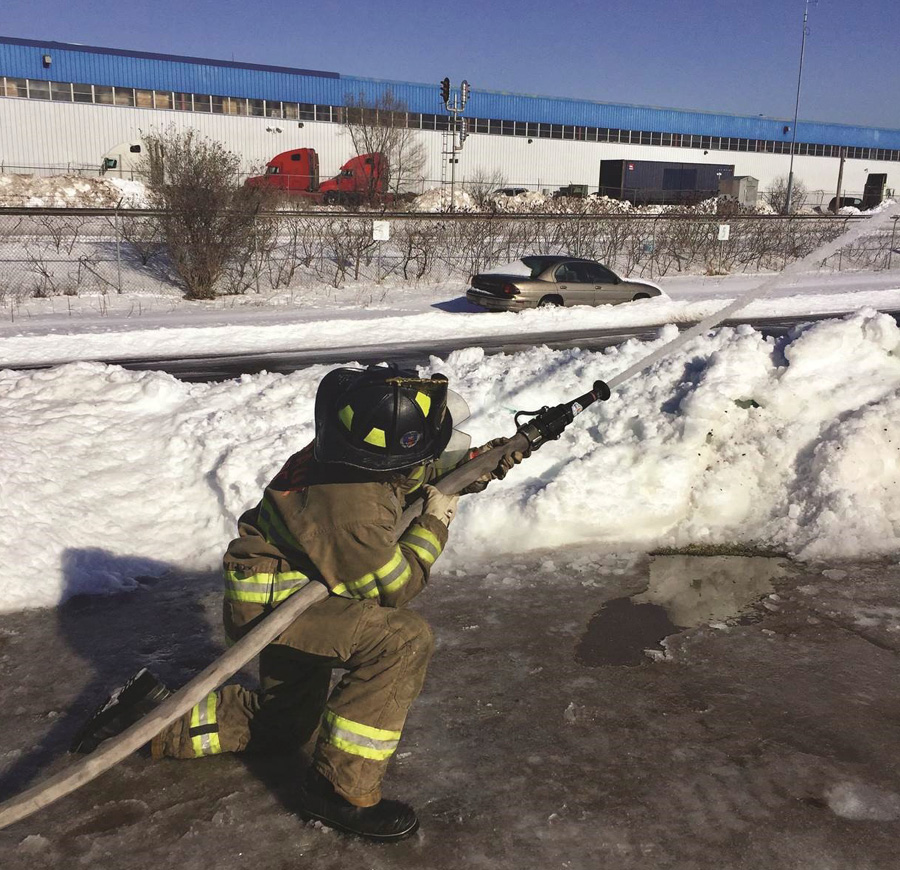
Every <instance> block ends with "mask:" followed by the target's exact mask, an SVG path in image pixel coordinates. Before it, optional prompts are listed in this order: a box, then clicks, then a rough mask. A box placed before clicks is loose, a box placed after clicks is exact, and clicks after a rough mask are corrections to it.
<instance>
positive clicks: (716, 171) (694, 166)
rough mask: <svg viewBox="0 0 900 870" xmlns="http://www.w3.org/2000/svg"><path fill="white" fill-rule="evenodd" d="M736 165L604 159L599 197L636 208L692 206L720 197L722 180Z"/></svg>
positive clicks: (730, 174)
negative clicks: (608, 198) (620, 200)
mask: <svg viewBox="0 0 900 870" xmlns="http://www.w3.org/2000/svg"><path fill="white" fill-rule="evenodd" d="M733 177H734V165H733V164H722V163H670V162H668V161H665V160H601V161H600V191H599V193H600V196H608V197H610V198H611V199H623V200H624V199H627V200H628V201H629V202H631V203H633V204H634V205H667V204H676V203H677V204H684V205H693V204H695V203H698V202H701V201H702V200H704V199H711V198H713V197H716V196H718V195H719V181H721V179H723V178H733Z"/></svg>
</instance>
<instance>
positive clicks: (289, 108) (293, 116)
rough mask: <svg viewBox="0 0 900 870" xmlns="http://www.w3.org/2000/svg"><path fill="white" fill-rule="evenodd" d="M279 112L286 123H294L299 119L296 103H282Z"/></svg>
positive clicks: (298, 107) (298, 109)
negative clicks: (280, 111)
mask: <svg viewBox="0 0 900 870" xmlns="http://www.w3.org/2000/svg"><path fill="white" fill-rule="evenodd" d="M281 110H282V111H283V112H284V117H285V118H287V120H288V121H296V120H297V119H298V118H299V117H300V106H298V105H297V103H282V104H281Z"/></svg>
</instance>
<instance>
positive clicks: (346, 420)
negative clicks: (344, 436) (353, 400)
mask: <svg viewBox="0 0 900 870" xmlns="http://www.w3.org/2000/svg"><path fill="white" fill-rule="evenodd" d="M338 418H339V419H340V421H341V422H342V423H343V424H344V425H345V426H346V427H347V429H348V431H349V429H350V427H351V426H352V425H353V408H351V407H350V406H349V405H344V407H343V408H341V410H340V411H338Z"/></svg>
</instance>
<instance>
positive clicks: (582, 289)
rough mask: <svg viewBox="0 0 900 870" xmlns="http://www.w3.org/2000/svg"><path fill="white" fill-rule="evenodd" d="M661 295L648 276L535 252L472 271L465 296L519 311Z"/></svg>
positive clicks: (485, 305) (484, 304)
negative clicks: (638, 276)
mask: <svg viewBox="0 0 900 870" xmlns="http://www.w3.org/2000/svg"><path fill="white" fill-rule="evenodd" d="M662 295H663V292H662V290H661V289H660V287H659V286H658V285H657V284H654V283H653V282H652V281H645V280H642V279H632V278H622V277H620V276H619V275H617V274H616V273H615V272H613V271H612V269H610V268H609V267H607V266H604V265H603V264H602V263H598V262H596V261H595V260H585V259H582V258H580V257H564V256H543V255H535V256H531V257H522V259H521V260H516V261H515V262H513V263H509V264H508V265H506V266H502V267H498V268H497V269H494V270H492V271H490V272H481V273H480V274H478V275H474V276H473V277H472V279H471V287H470V288H469V290H468V291H467V292H466V299H468V301H469V302H472V303H474V304H475V305H480V306H481V307H482V308H488V309H491V310H494V311H521V310H522V309H523V308H537V307H539V306H542V305H615V304H617V303H619V302H631V301H633V300H635V299H650V298H651V297H653V296H662Z"/></svg>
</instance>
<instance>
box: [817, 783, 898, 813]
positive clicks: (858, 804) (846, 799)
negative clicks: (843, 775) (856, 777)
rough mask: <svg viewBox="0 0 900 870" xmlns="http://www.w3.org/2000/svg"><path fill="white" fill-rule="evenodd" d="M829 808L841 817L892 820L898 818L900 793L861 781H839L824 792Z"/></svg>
mask: <svg viewBox="0 0 900 870" xmlns="http://www.w3.org/2000/svg"><path fill="white" fill-rule="evenodd" d="M825 800H826V801H827V803H828V807H829V809H830V810H831V811H832V812H833V813H834V814H835V815H836V816H840V817H841V818H843V819H852V820H854V821H874V822H893V821H896V820H897V819H900V795H898V794H895V793H894V792H891V791H886V790H884V789H881V788H878V787H877V786H874V785H868V784H866V783H862V782H841V783H838V784H837V785H835V786H833V787H832V788H830V789H829V790H828V791H827V792H826V793H825Z"/></svg>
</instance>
